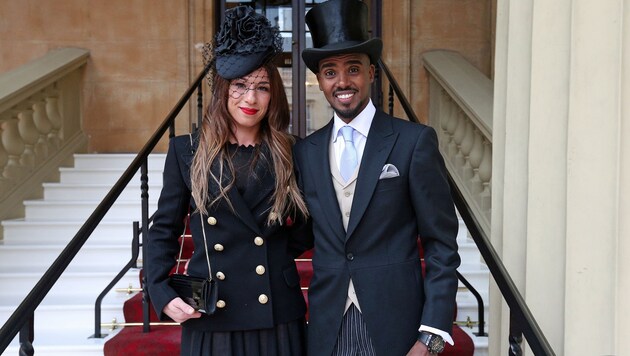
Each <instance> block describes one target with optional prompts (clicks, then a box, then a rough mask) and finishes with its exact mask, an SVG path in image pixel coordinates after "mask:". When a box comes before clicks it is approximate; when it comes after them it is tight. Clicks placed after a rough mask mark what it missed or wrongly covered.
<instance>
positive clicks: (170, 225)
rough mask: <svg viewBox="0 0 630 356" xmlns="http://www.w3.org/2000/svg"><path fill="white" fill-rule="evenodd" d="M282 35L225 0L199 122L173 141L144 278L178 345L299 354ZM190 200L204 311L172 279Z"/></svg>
mask: <svg viewBox="0 0 630 356" xmlns="http://www.w3.org/2000/svg"><path fill="white" fill-rule="evenodd" d="M280 44H281V39H280V37H279V34H278V31H277V29H275V28H272V27H271V25H270V24H269V21H268V20H267V19H266V18H265V17H264V16H262V15H259V14H256V13H255V12H254V11H253V10H252V9H251V8H249V7H244V6H240V7H236V8H234V9H231V10H228V11H227V12H226V14H225V20H224V24H223V25H222V28H221V31H220V32H219V33H218V35H217V36H216V38H215V44H214V52H213V53H214V60H215V61H216V74H214V76H213V83H212V85H213V96H212V98H211V102H210V104H209V106H208V108H207V111H206V115H205V117H204V121H203V123H202V125H201V128H200V130H199V131H200V132H199V134H198V135H195V134H193V135H185V136H179V137H176V138H174V139H172V140H171V142H170V145H169V150H168V154H167V157H166V163H165V168H164V182H163V183H164V188H163V189H162V193H161V195H160V199H159V202H158V210H157V212H156V214H155V217H154V221H153V225H152V227H151V230H150V232H149V246H148V247H149V248H148V251H149V252H148V254H147V255H148V256H147V257H148V258H147V277H148V279H147V280H148V286H149V294H150V296H151V299H152V302H153V305H154V307H155V309H156V311H157V313H158V315H159V316H160V318H165V317H166V316H168V317H170V318H171V319H173V320H175V321H176V322H180V323H182V346H181V352H182V355H248V356H249V355H259V354H260V355H263V354H264V355H301V354H304V350H305V321H304V314H305V311H306V306H305V303H304V298H303V297H302V293H301V290H300V286H299V276H298V273H297V270H296V267H295V262H294V258H295V257H296V256H297V255H298V254H299V253H300V252H301V251H302V250H304V248H305V247H306V246H303V245H302V241H308V239H309V234H310V228H309V226H308V225H307V224H305V223H302V222H304V221H306V220H307V219H306V218H307V215H308V213H307V209H306V206H305V204H304V201H303V200H302V197H301V195H300V193H299V190H298V188H297V184H296V181H295V177H294V175H293V161H292V156H291V148H292V144H293V141H294V140H293V137H292V136H291V135H289V134H287V133H286V131H287V128H288V124H289V109H288V103H287V98H286V94H285V92H284V88H283V85H282V80H281V77H280V74H279V73H278V70H277V68H276V67H275V66H274V65H273V64H272V63H271V62H270V60H271V58H272V57H273V55H275V54H277V53H279V52H280V51H281V46H280ZM189 211H190V230H191V233H192V238H193V242H194V245H195V253H194V254H193V256H192V258H191V260H190V262H189V265H188V268H187V273H188V274H189V275H191V276H197V277H207V276H208V275H209V274H210V273H211V274H212V275H211V277H212V278H213V279H214V280H215V282H216V286H217V287H218V299H219V300H218V301H217V303H216V311H215V312H214V313H213V314H212V315H206V314H202V313H200V312H199V311H195V310H194V309H193V308H192V307H191V306H190V305H188V304H186V303H185V302H184V301H183V300H182V299H181V298H180V297H178V295H177V294H176V292H175V291H174V290H173V289H172V288H171V287H170V286H169V284H168V275H169V271H170V270H171V269H172V267H173V265H174V262H175V257H176V255H177V253H178V252H179V245H178V242H177V238H178V236H179V235H180V234H181V233H182V231H183V229H184V223H183V222H184V219H185V217H186V215H187V213H188V212H189ZM206 243H207V244H206ZM206 248H207V251H208V254H207V255H206ZM208 261H209V262H208ZM208 263H209V264H210V265H208Z"/></svg>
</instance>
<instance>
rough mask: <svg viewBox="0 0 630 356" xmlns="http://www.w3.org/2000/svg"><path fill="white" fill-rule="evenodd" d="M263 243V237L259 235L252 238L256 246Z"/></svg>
mask: <svg viewBox="0 0 630 356" xmlns="http://www.w3.org/2000/svg"><path fill="white" fill-rule="evenodd" d="M264 243H265V240H263V238H262V237H260V236H256V238H255V239H254V244H256V246H262V245H263V244H264Z"/></svg>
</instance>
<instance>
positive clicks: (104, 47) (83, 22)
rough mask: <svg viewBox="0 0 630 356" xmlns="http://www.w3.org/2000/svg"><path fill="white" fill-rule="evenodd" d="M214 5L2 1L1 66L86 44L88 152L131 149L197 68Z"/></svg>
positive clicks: (153, 0) (182, 123) (199, 0)
mask: <svg viewBox="0 0 630 356" xmlns="http://www.w3.org/2000/svg"><path fill="white" fill-rule="evenodd" d="M212 3H213V2H212V1H211V0H207V1H204V0H190V1H181V0H178V1H170V0H134V1H126V0H113V1H109V0H107V1H105V0H97V1H83V0H50V1H37V0H25V1H11V0H2V1H0V13H1V14H2V23H1V25H0V42H1V43H2V46H1V49H0V72H6V71H8V70H10V69H13V68H16V67H18V66H20V65H23V64H25V63H27V62H29V61H31V60H33V59H35V58H38V57H41V56H43V55H44V54H45V53H47V52H48V51H49V50H51V49H54V48H59V47H80V48H84V49H87V50H88V51H89V52H90V59H89V62H88V65H87V67H86V71H85V78H84V82H83V94H84V103H83V114H84V115H83V117H84V122H83V130H84V132H85V133H86V134H87V135H88V138H89V144H88V150H89V151H90V152H135V151H138V150H139V149H140V148H141V147H142V145H143V144H144V142H146V140H147V139H148V138H149V137H150V135H151V134H152V133H153V132H154V131H155V129H156V128H157V126H158V125H159V124H160V123H161V122H162V120H163V119H164V118H165V117H166V115H167V114H168V112H169V111H170V109H171V108H172V107H173V106H174V105H175V103H176V101H177V100H178V99H179V97H180V96H181V95H182V94H183V92H184V91H185V90H186V88H187V87H188V85H189V83H190V82H191V81H192V79H191V78H194V77H195V76H196V74H197V73H198V71H199V70H200V68H201V67H200V60H201V58H200V56H199V54H198V51H197V50H196V49H195V47H194V45H195V43H198V42H202V41H203V40H204V39H206V38H208V37H209V36H211V32H212V28H213V24H212V20H211V19H212V18H213V17H212V15H213V12H212ZM187 122H188V120H187V118H185V119H184V120H178V124H177V125H178V128H179V129H180V130H187V127H188V124H187ZM180 132H181V131H180ZM163 147H165V146H164V145H162V148H163Z"/></svg>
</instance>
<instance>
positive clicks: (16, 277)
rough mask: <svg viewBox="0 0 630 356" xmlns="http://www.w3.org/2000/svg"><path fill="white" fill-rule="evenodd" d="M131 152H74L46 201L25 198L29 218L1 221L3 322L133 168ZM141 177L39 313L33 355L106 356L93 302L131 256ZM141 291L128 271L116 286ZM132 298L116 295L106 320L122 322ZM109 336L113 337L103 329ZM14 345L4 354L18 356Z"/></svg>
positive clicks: (156, 187) (155, 190)
mask: <svg viewBox="0 0 630 356" xmlns="http://www.w3.org/2000/svg"><path fill="white" fill-rule="evenodd" d="M134 157H135V155H133V154H98V155H84V154H80V155H75V157H74V167H73V168H60V181H59V183H45V184H44V197H43V199H41V200H31V201H25V202H24V206H25V218H24V219H15V220H7V221H3V222H2V228H3V230H4V240H3V241H2V242H1V243H0V325H2V324H4V323H5V322H6V320H7V319H8V318H9V316H10V315H11V313H12V312H13V311H14V310H15V308H16V307H17V306H18V305H19V303H20V302H21V301H22V300H23V298H24V297H25V296H26V295H27V293H28V292H29V291H30V290H31V289H32V288H33V287H34V286H35V284H36V283H37V281H39V279H40V278H41V276H42V275H43V274H44V272H45V271H46V270H47V268H48V267H49V266H50V265H51V264H52V262H53V261H54V260H55V259H56V258H57V256H58V255H59V253H60V252H61V251H62V250H63V248H64V247H65V246H66V245H67V243H68V242H69V241H70V240H71V239H72V238H73V237H74V235H75V234H76V232H77V231H78V230H79V228H80V227H81V226H82V225H83V223H84V222H85V220H86V218H87V217H89V216H90V214H92V212H93V211H94V209H95V208H96V206H97V205H98V203H99V202H100V201H101V200H102V199H103V197H105V195H106V194H107V193H108V192H109V190H110V189H111V187H112V186H113V185H114V183H115V182H116V181H117V180H118V178H120V176H121V174H122V172H124V170H125V169H126V168H127V166H128V165H129V164H130V163H131V161H132V160H133V158H134ZM164 158H165V156H164V155H163V154H158V155H154V156H152V157H150V158H149V197H150V198H149V202H150V203H149V211H154V210H155V208H156V205H157V204H156V202H157V198H158V196H159V192H160V189H161V185H162V173H161V172H162V169H163V167H164ZM140 216H141V210H140V178H139V174H138V175H137V176H136V177H134V178H133V179H132V181H131V182H130V183H129V186H128V187H127V189H125V191H124V192H123V193H122V194H121V196H120V198H119V200H118V201H117V202H116V203H115V204H114V205H113V206H112V208H111V209H110V211H109V212H108V213H107V214H106V215H105V217H104V219H103V222H102V223H101V224H100V225H99V226H98V227H97V228H96V230H95V231H94V232H93V233H92V235H91V237H90V238H89V239H88V241H87V242H86V243H85V245H84V246H83V248H82V249H81V251H80V252H79V253H78V254H77V255H76V257H75V258H74V260H73V261H72V262H71V263H70V265H69V266H68V268H67V269H66V270H65V272H64V273H63V275H62V276H61V278H60V279H59V281H58V282H57V283H56V284H55V286H54V287H53V288H52V289H51V290H50V292H49V293H48V295H47V296H46V298H45V299H44V300H43V302H42V304H41V305H40V307H39V308H38V309H37V310H36V312H35V340H34V344H33V346H34V348H35V353H36V355H81V356H88V355H103V343H104V342H105V341H106V339H93V338H89V337H90V336H91V335H93V334H94V303H95V301H96V298H97V296H98V295H99V294H100V293H101V291H102V290H103V288H104V287H105V286H107V284H108V283H109V282H111V280H112V279H113V277H114V276H115V275H116V274H118V272H119V271H120V269H121V268H122V267H123V266H124V265H125V264H126V263H127V262H128V260H129V258H130V257H131V248H130V246H131V240H132V223H133V221H139V220H140ZM129 286H133V287H135V288H138V287H139V286H140V285H139V281H138V271H137V270H131V271H129V272H128V273H127V274H126V275H125V276H124V277H123V278H122V280H121V281H119V282H118V283H117V285H116V286H115V287H114V288H120V289H125V288H128V287H129ZM128 297H129V295H128V294H127V293H124V292H116V291H111V292H110V293H108V295H107V296H106V297H105V298H104V300H103V303H102V317H101V320H102V322H104V323H108V322H110V321H112V320H113V319H114V318H116V319H117V320H118V321H119V322H120V321H123V320H124V318H123V316H122V305H123V303H124V301H125V300H126V299H127V298H128ZM102 332H103V333H104V334H110V335H109V336H108V337H111V336H112V335H113V333H112V332H111V331H109V330H106V329H103V330H102ZM17 354H18V344H17V340H13V341H12V343H11V345H10V346H9V347H8V348H7V350H6V351H5V352H4V353H3V354H2V355H17Z"/></svg>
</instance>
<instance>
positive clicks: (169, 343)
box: [104, 239, 475, 356]
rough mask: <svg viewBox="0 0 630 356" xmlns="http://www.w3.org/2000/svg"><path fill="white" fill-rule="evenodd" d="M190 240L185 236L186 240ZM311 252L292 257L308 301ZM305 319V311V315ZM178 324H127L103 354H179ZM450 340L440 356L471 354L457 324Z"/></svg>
mask: <svg viewBox="0 0 630 356" xmlns="http://www.w3.org/2000/svg"><path fill="white" fill-rule="evenodd" d="M186 241H187V242H188V241H190V240H189V239H187V240H186ZM186 246H187V247H186V248H185V250H184V255H185V256H186V257H184V258H188V257H189V256H190V255H191V254H192V246H190V245H189V244H188V243H187V244H186ZM310 258H311V251H307V252H306V253H305V254H304V255H302V256H300V258H298V259H297V260H296V263H297V267H298V272H299V274H300V285H301V286H302V287H303V293H304V298H305V300H306V301H307V303H308V298H307V291H306V288H308V285H309V283H310V281H311V277H312V275H313V266H312V263H311V260H310ZM141 277H142V276H140V278H141ZM123 312H124V316H125V321H126V322H128V323H141V322H142V295H141V294H140V293H138V294H136V295H135V296H134V297H132V298H130V299H129V300H127V301H126V302H125V304H124V307H123ZM307 318H308V314H307ZM151 321H152V322H157V321H158V320H157V316H156V314H155V312H154V311H153V308H151ZM180 334H181V327H180V326H152V327H151V332H149V333H143V332H142V327H141V326H129V327H125V328H123V329H122V330H121V331H120V332H119V333H118V334H117V335H116V336H114V337H113V338H112V339H110V340H108V341H107V342H106V343H105V347H104V355H105V356H120V355H129V356H134V355H151V356H170V355H179V344H180V339H181V335H180ZM453 340H454V341H455V346H450V345H446V349H445V350H444V352H443V353H442V354H441V355H442V356H472V355H473V353H474V349H475V347H474V344H473V341H472V339H471V338H470V336H468V334H466V333H465V332H464V331H463V330H462V329H461V328H460V327H459V326H457V325H454V326H453Z"/></svg>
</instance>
